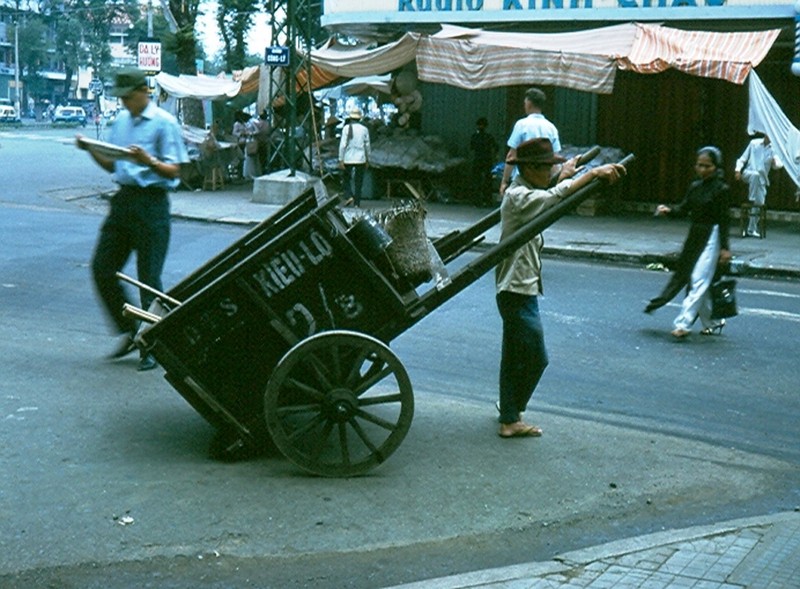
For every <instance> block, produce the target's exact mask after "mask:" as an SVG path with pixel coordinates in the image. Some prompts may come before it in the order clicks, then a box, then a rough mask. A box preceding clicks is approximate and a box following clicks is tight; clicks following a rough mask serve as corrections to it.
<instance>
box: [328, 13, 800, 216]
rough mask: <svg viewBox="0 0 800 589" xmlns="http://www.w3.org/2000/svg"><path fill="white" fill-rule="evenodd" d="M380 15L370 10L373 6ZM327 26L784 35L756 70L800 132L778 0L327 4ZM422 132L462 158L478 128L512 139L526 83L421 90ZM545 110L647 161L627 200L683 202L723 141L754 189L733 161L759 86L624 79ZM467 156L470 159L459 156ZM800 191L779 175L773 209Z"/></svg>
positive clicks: (738, 190)
mask: <svg viewBox="0 0 800 589" xmlns="http://www.w3.org/2000/svg"><path fill="white" fill-rule="evenodd" d="M367 6H368V7H369V10H365V8H366V7H367ZM323 7H324V16H323V19H322V24H323V26H324V27H325V28H326V29H327V30H329V31H330V32H332V33H336V34H341V35H346V36H352V37H358V38H361V39H369V40H374V41H377V42H381V41H388V40H391V39H394V38H397V36H399V35H400V34H401V33H402V32H406V31H417V32H423V33H433V32H436V31H437V30H438V29H439V25H440V24H443V23H447V24H454V25H460V26H467V27H476V28H484V29H487V30H497V31H513V32H531V33H551V32H566V31H576V30H585V29H593V28H597V27H601V26H605V25H610V24H617V23H621V22H659V23H663V24H665V25H667V26H670V27H674V28H679V29H688V30H705V31H718V32H738V31H758V30H766V29H781V33H780V35H779V37H778V40H777V41H776V43H775V44H774V45H773V47H772V49H771V50H770V51H769V53H768V55H767V57H766V58H765V59H764V61H763V62H762V63H761V64H760V65H759V66H758V68H757V70H756V71H757V73H758V75H759V77H760V78H761V80H762V81H763V82H764V84H765V86H766V87H767V88H768V89H769V91H770V93H771V94H772V95H773V96H774V97H775V99H776V101H777V102H778V104H779V105H780V106H781V108H782V109H783V110H784V112H785V113H786V115H787V116H788V117H789V119H790V120H791V121H792V123H793V124H794V125H795V126H797V127H800V113H798V109H797V105H798V104H800V78H798V77H796V76H794V75H793V74H792V73H791V72H792V64H793V62H794V60H795V59H796V58H797V56H796V55H795V46H796V40H795V16H796V14H795V9H794V5H793V3H791V2H786V1H783V2H778V1H776V0H371V1H370V2H369V3H368V4H367V3H365V2H363V1H362V0H325V2H324V3H323ZM420 86H421V92H422V94H423V97H424V101H425V102H424V104H425V106H424V112H423V117H422V131H423V132H424V133H431V134H437V135H440V136H442V137H443V138H444V139H445V140H446V141H447V143H448V144H449V145H451V146H453V150H454V152H455V153H457V154H459V152H463V151H464V150H465V146H466V145H468V143H469V142H468V135H469V133H470V132H471V131H472V129H473V124H474V121H475V120H476V119H477V118H478V117H480V116H486V117H487V118H488V119H489V122H490V125H489V127H490V131H492V132H493V133H494V135H495V136H496V137H497V138H498V139H500V142H501V143H504V142H505V139H506V138H507V136H508V133H509V132H510V129H511V127H512V126H513V124H514V121H516V120H517V119H518V118H519V117H521V116H523V111H522V96H523V93H524V90H525V87H524V86H519V87H517V86H514V87H505V88H496V89H491V90H476V91H469V90H462V89H458V88H452V87H448V86H442V85H433V84H425V83H421V84H420ZM543 89H544V90H545V91H547V93H548V95H549V98H550V100H549V105H548V107H547V108H546V110H545V114H546V115H547V116H548V118H550V119H551V120H553V121H554V122H555V123H556V125H557V126H558V128H559V131H560V134H561V138H562V143H564V144H572V145H592V144H595V143H598V144H601V145H604V146H613V147H618V148H620V149H622V150H623V151H625V152H633V153H635V154H636V162H635V163H634V164H633V165H632V166H631V170H630V177H629V180H628V182H626V183H625V186H624V187H623V188H622V194H621V197H620V198H621V199H622V200H628V201H631V202H632V203H633V204H640V205H648V204H652V203H655V202H675V201H677V200H680V199H681V198H682V196H683V193H684V191H685V189H686V186H687V185H688V183H689V181H690V180H691V178H692V175H693V169H692V164H693V161H694V153H695V151H696V149H697V148H699V147H701V146H703V145H708V144H713V145H717V146H719V147H720V148H721V149H722V151H723V154H724V155H725V160H726V163H725V172H726V177H727V179H728V181H729V182H730V183H731V185H732V187H733V189H734V197H735V198H736V199H739V200H742V199H744V198H745V197H746V194H745V193H746V191H745V190H744V187H743V186H741V185H737V184H736V183H734V182H733V165H734V162H735V160H736V158H737V157H738V156H739V155H740V153H741V151H742V150H743V149H744V147H745V146H746V145H747V142H748V139H749V138H748V135H747V121H748V88H747V84H746V83H745V84H744V85H742V86H740V85H736V84H732V83H730V82H725V81H721V80H715V79H708V78H698V77H694V76H690V75H687V74H683V73H680V72H677V71H675V70H668V71H666V72H663V73H659V74H652V75H644V74H636V73H631V72H626V71H619V72H617V76H616V82H615V84H614V91H613V93H612V94H607V95H605V94H604V95H598V94H590V93H587V92H579V91H575V90H570V89H566V88H559V87H555V86H553V87H544V88H543ZM460 155H467V154H466V153H460ZM796 189H797V187H796V186H795V184H794V182H793V181H792V179H791V178H789V177H788V175H787V174H786V173H785V172H783V171H779V172H773V185H772V186H771V188H770V193H769V197H768V206H769V207H770V208H771V209H777V210H790V211H797V210H800V204H798V202H797V199H796V197H795V193H796Z"/></svg>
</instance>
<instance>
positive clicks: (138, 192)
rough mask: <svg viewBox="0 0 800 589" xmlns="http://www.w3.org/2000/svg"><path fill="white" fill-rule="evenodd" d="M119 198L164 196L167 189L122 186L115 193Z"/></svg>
mask: <svg viewBox="0 0 800 589" xmlns="http://www.w3.org/2000/svg"><path fill="white" fill-rule="evenodd" d="M117 194H119V195H121V196H166V195H167V189H166V188H164V187H162V186H138V185H133V184H123V185H121V186H120V187H119V192H118V193H117Z"/></svg>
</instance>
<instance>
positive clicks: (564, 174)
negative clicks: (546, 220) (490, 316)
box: [495, 138, 625, 438]
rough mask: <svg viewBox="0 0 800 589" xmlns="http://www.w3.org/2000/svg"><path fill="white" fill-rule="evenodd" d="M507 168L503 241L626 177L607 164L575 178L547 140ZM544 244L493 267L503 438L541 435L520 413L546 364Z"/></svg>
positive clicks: (526, 145)
mask: <svg viewBox="0 0 800 589" xmlns="http://www.w3.org/2000/svg"><path fill="white" fill-rule="evenodd" d="M506 163H508V164H510V165H515V166H516V167H517V169H518V171H519V174H518V175H517V176H516V177H515V178H514V179H513V180H512V181H511V185H510V186H509V187H508V188H507V189H506V191H505V193H504V195H503V202H502V203H501V205H500V217H501V238H500V239H501V241H502V240H504V239H506V238H507V237H508V236H510V235H512V234H513V233H514V232H516V231H517V230H518V229H519V228H520V227H522V226H523V225H524V224H525V223H527V222H528V221H530V220H531V219H533V218H534V217H536V216H538V215H539V214H541V213H542V212H543V211H545V210H547V209H548V208H550V207H552V206H554V205H556V204H558V203H559V202H560V201H561V200H563V199H564V198H565V197H567V196H569V195H570V194H572V193H574V192H575V191H577V190H578V189H579V188H582V187H583V186H586V185H587V184H588V183H589V182H590V181H592V180H594V179H595V178H600V179H602V180H605V181H607V182H609V183H613V182H616V181H617V180H619V178H620V177H621V176H623V175H624V174H625V168H624V167H623V166H621V165H619V164H606V165H603V166H600V167H597V168H593V169H591V170H588V171H585V172H584V173H582V174H580V175H577V173H578V172H579V171H582V169H579V168H576V166H577V157H575V158H573V159H570V160H568V161H565V158H563V157H561V156H559V155H556V154H555V153H554V152H553V144H552V143H551V141H550V140H549V139H545V138H539V139H530V140H528V141H525V142H523V143H521V144H520V145H519V147H518V148H517V150H516V153H515V154H513V157H512V158H510V159H508V160H507V161H506ZM561 163H563V165H562V166H561V169H560V171H558V172H557V174H558V179H557V182H556V184H555V186H552V187H550V188H548V186H550V183H551V177H552V175H553V174H555V173H556V170H555V169H554V166H555V165H556V164H561ZM543 244H544V241H543V239H542V236H541V235H536V236H535V237H534V238H533V239H531V240H530V241H529V242H527V243H526V244H525V245H523V246H522V247H521V248H519V249H518V250H517V251H515V252H514V253H513V254H511V255H510V256H508V257H507V258H505V259H504V260H503V261H501V262H500V263H499V264H498V265H497V270H496V276H495V279H496V287H497V288H496V290H497V308H498V310H499V311H500V317H501V318H502V320H503V343H502V352H501V360H500V402H499V403H498V407H499V410H500V418H499V421H500V429H499V431H498V434H499V435H500V437H502V438H519V437H539V436H541V435H542V430H541V428H539V427H538V426H535V425H529V424H528V423H525V422H524V421H523V420H522V415H521V414H522V413H523V412H524V411H525V410H526V408H527V405H528V401H529V400H530V398H531V396H532V395H533V391H534V390H535V389H536V386H537V385H538V384H539V380H540V379H541V377H542V374H543V373H544V369H545V368H546V367H547V363H548V358H547V350H546V348H545V344H544V331H543V328H542V322H541V319H540V317H539V303H538V298H537V297H538V295H540V294H542V293H543V288H542V260H541V257H540V254H541V251H542V245H543Z"/></svg>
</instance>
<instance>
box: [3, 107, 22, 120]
mask: <svg viewBox="0 0 800 589" xmlns="http://www.w3.org/2000/svg"><path fill="white" fill-rule="evenodd" d="M18 122H19V115H18V114H17V109H16V108H14V107H13V106H9V105H7V104H0V123H18Z"/></svg>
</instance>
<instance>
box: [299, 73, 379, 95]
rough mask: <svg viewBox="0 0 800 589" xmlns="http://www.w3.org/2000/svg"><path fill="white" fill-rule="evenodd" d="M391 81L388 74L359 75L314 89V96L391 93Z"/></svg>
mask: <svg viewBox="0 0 800 589" xmlns="http://www.w3.org/2000/svg"><path fill="white" fill-rule="evenodd" d="M391 83H392V77H391V76H390V75H389V74H385V75H383V76H359V77H357V78H352V79H351V80H348V81H347V82H345V83H344V84H339V85H338V86H332V87H330V88H325V89H323V90H315V91H314V96H316V97H317V99H319V100H325V99H337V98H342V97H344V96H358V95H362V94H376V93H377V94H391V92H392V91H391Z"/></svg>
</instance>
